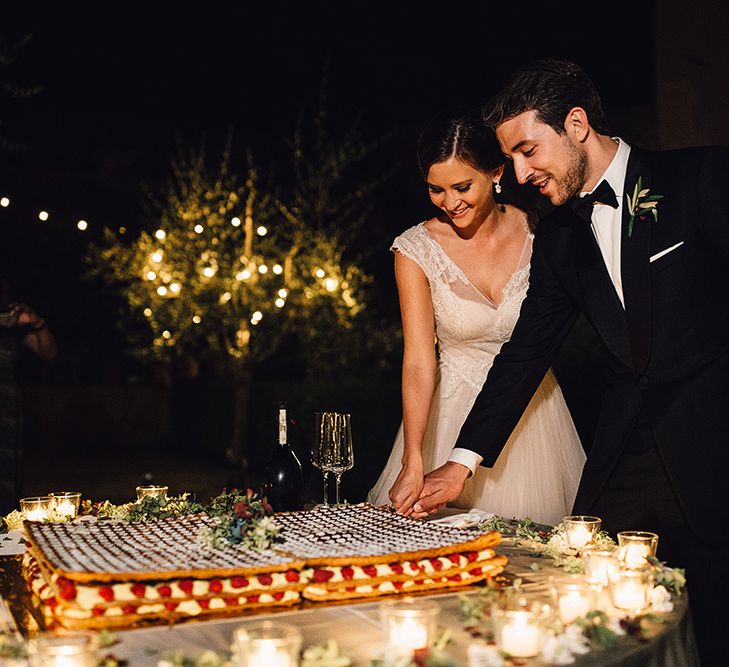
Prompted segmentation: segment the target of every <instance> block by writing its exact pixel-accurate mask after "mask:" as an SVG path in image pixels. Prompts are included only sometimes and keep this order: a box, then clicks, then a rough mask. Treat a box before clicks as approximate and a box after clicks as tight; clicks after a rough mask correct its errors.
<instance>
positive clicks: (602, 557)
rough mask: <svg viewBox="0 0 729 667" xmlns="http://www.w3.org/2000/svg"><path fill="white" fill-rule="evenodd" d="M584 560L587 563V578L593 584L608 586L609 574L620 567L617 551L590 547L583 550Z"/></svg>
mask: <svg viewBox="0 0 729 667" xmlns="http://www.w3.org/2000/svg"><path fill="white" fill-rule="evenodd" d="M582 560H583V561H584V563H585V576H586V577H587V580H588V581H589V582H590V583H592V584H596V585H599V586H602V587H607V585H608V574H609V573H610V572H611V571H615V570H616V569H617V567H618V561H617V558H616V557H615V552H614V551H597V550H591V549H588V550H586V551H584V552H583V554H582Z"/></svg>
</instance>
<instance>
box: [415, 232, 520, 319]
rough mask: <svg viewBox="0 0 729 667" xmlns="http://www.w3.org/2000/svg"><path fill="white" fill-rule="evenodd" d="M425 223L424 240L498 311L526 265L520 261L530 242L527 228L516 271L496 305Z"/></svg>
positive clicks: (502, 289) (504, 287)
mask: <svg viewBox="0 0 729 667" xmlns="http://www.w3.org/2000/svg"><path fill="white" fill-rule="evenodd" d="M426 222H427V220H426V221H424V222H421V223H420V228H421V230H422V231H423V234H425V236H426V238H427V239H428V240H429V241H430V242H431V243H432V244H433V245H435V246H436V248H438V251H439V252H440V254H441V255H443V257H445V259H446V261H447V262H448V263H449V264H450V265H451V267H452V268H453V269H454V270H455V272H456V274H458V277H459V278H460V279H461V280H462V281H463V282H464V283H466V285H470V286H471V287H472V288H473V289H474V291H475V292H476V293H477V294H478V295H479V296H480V297H481V298H482V299H483V300H484V301H486V303H487V305H489V306H491V307H492V308H493V309H494V310H499V309H500V308H501V306H502V305H503V304H504V302H505V301H506V299H507V298H508V297H507V296H504V295H505V294H507V291H508V288H509V287H511V284H512V283H513V282H514V281H515V280H516V279H517V276H518V275H519V273H520V272H521V271H522V270H523V269H524V268H526V266H527V264H524V265H523V266H522V261H523V259H524V253H525V252H526V249H527V246H528V244H529V241H530V240H531V237H532V233H531V232H530V231H529V228H528V227H527V230H526V236H525V238H524V245H523V246H522V249H521V253H520V254H519V261H518V262H517V266H516V269H514V271H513V272H512V274H511V276H510V277H509V280H507V281H506V283H504V286H503V287H502V288H501V301H500V302H499V303H496V302H495V301H494V300H493V299H492V298H491V297H489V296H487V295H486V294H484V293H483V292H482V291H481V288H480V287H479V286H478V285H476V283H475V282H473V280H471V279H470V278H469V277H468V275H467V274H466V272H465V271H464V270H463V269H462V268H461V267H460V265H459V264H458V263H457V262H456V261H455V260H454V259H453V258H452V257H451V256H450V255H449V254H448V253H447V252H446V251H445V249H444V248H443V246H442V245H441V244H440V243H438V241H436V240H435V239H434V238H433V237H432V236H431V235H430V233H429V232H428V230H427V229H426V228H425V223H426Z"/></svg>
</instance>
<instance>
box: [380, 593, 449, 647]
mask: <svg viewBox="0 0 729 667" xmlns="http://www.w3.org/2000/svg"><path fill="white" fill-rule="evenodd" d="M439 613H440V607H439V606H438V603H437V602H434V601H433V600H427V599H423V598H417V599H416V598H410V597H407V598H402V599H394V600H385V601H384V602H382V603H381V604H380V615H381V618H382V625H383V628H384V631H385V638H386V641H387V643H388V645H389V647H390V649H391V650H392V651H393V652H394V653H396V654H398V655H407V654H412V653H413V652H414V651H419V650H421V649H427V648H428V646H429V645H430V643H431V640H432V639H434V635H435V630H436V621H437V619H438V614H439Z"/></svg>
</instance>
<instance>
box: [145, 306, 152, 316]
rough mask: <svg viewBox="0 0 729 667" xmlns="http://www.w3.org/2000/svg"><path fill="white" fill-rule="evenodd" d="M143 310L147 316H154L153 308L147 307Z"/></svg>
mask: <svg viewBox="0 0 729 667" xmlns="http://www.w3.org/2000/svg"><path fill="white" fill-rule="evenodd" d="M143 312H144V316H145V317H152V309H151V308H145V309H144V311H143Z"/></svg>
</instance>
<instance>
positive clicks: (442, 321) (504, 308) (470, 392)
mask: <svg viewBox="0 0 729 667" xmlns="http://www.w3.org/2000/svg"><path fill="white" fill-rule="evenodd" d="M424 225H425V223H421V224H419V225H416V226H415V227H411V228H410V229H408V230H407V231H405V232H404V233H403V234H401V235H400V236H398V237H397V238H396V239H395V241H394V242H393V244H392V247H391V250H395V251H397V252H400V253H401V254H403V255H404V256H406V257H408V258H410V259H412V260H413V261H415V262H417V264H418V265H419V266H420V267H421V268H422V269H423V271H424V272H425V275H426V276H427V278H428V282H429V283H430V290H431V294H432V298H433V308H434V311H435V322H436V336H437V339H438V351H439V359H438V378H437V383H436V387H435V391H434V394H433V401H432V404H431V409H430V415H429V419H428V425H427V429H426V433H425V438H424V442H423V463H424V468H425V471H426V472H427V471H429V470H432V469H433V468H437V467H438V466H440V465H442V464H443V463H445V462H446V461H447V460H448V456H449V455H450V453H451V450H452V449H453V445H454V443H455V441H456V438H457V436H458V433H459V431H460V429H461V426H462V424H463V422H464V421H465V419H466V416H467V415H468V412H469V411H470V409H471V407H472V406H473V403H474V401H475V400H476V395H477V394H478V392H479V391H480V389H481V386H482V385H483V383H484V381H485V380H486V376H487V375H488V372H489V369H490V368H491V364H492V363H493V361H494V357H495V356H496V354H497V353H498V352H499V349H500V348H501V346H502V344H503V343H504V342H506V341H507V340H508V339H509V337H510V336H511V332H512V331H513V329H514V325H515V324H516V321H517V319H518V317H519V309H520V307H521V302H522V300H523V299H524V297H525V295H526V290H527V287H528V284H529V260H530V258H531V248H532V239H533V236H532V235H531V234H528V235H527V238H526V241H525V244H524V249H523V251H522V256H521V259H520V261H519V265H518V267H517V270H516V271H515V272H514V273H513V275H512V276H511V278H510V279H509V281H508V283H507V284H506V286H505V287H504V290H503V300H502V302H501V304H499V305H496V304H495V303H494V302H493V301H491V299H489V298H488V297H486V296H485V295H484V294H483V293H482V292H481V291H480V290H479V289H478V288H477V287H476V286H475V285H474V284H473V283H472V282H471V281H470V280H469V279H468V277H467V276H466V275H465V273H464V272H463V271H462V270H461V269H460V268H459V266H458V265H457V264H456V263H455V262H454V261H453V260H452V259H451V258H450V257H449V256H448V255H447V254H446V253H445V251H444V250H443V248H442V247H441V246H440V244H439V243H438V242H437V241H436V240H435V239H434V238H433V237H431V236H430V235H429V234H428V232H427V231H426V229H425V226H424ZM402 454H403V429H402V424H401V425H400V429H399V431H398V433H397V437H396V439H395V443H394V445H393V447H392V453H391V454H390V457H389V459H388V461H387V464H386V465H385V468H384V470H383V472H382V474H381V475H380V477H379V479H378V481H377V483H376V484H375V486H374V487H373V488H372V490H371V491H370V492H369V494H368V496H367V500H368V502H370V503H372V504H375V505H381V504H386V503H389V498H388V495H387V494H388V491H389V490H390V487H391V486H392V485H393V483H394V482H395V479H396V478H397V475H398V473H399V472H400V467H401V460H402ZM584 462H585V454H584V451H583V449H582V445H581V444H580V440H579V437H578V435H577V431H576V430H575V427H574V424H573V422H572V417H571V416H570V413H569V410H568V408H567V404H566V403H565V401H564V397H563V396H562V391H561V390H560V388H559V385H558V384H557V381H556V379H555V377H554V374H553V373H552V371H551V369H550V370H549V371H548V373H547V375H546V376H545V378H544V380H543V381H542V383H541V385H540V386H539V388H538V389H537V391H536V393H535V394H534V397H533V398H532V400H531V402H530V403H529V406H528V407H527V409H526V411H525V412H524V414H523V415H522V417H521V419H520V421H519V424H518V425H517V427H516V429H514V432H513V433H512V435H511V437H510V438H509V441H508V442H507V444H506V446H505V447H504V449H503V450H502V452H501V454H500V456H499V458H498V460H497V461H496V464H495V466H494V467H493V468H485V467H483V466H479V467H478V469H477V472H476V474H475V475H474V476H473V477H471V478H470V479H469V480H467V481H466V486H465V488H464V490H463V493H462V494H461V495H460V496H459V497H458V499H457V500H456V501H455V502H454V503H451V505H452V506H454V507H463V508H479V509H482V510H486V511H488V512H493V513H495V514H498V515H499V516H503V517H506V518H514V517H515V518H519V519H521V518H524V517H530V518H531V519H533V520H534V521H538V522H541V523H546V524H549V525H554V524H556V523H558V522H559V521H560V520H561V519H562V517H564V516H565V515H567V514H570V512H571V509H572V503H573V501H574V498H575V494H576V493H577V485H578V483H579V479H580V474H581V472H582V466H583V464H584Z"/></svg>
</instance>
